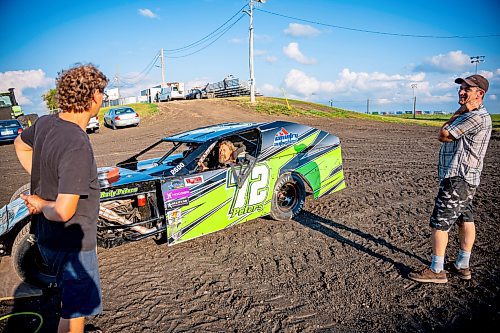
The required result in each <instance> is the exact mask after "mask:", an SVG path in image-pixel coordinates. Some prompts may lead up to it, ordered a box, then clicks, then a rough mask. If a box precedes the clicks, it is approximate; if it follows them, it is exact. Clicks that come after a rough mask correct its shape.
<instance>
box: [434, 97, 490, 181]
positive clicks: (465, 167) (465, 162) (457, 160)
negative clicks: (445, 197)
mask: <svg viewBox="0 0 500 333" xmlns="http://www.w3.org/2000/svg"><path fill="white" fill-rule="evenodd" d="M445 129H446V130H448V132H449V133H450V134H451V135H452V136H453V137H454V138H455V140H454V141H452V142H443V143H442V144H441V149H440V151H439V165H438V173H439V180H443V179H445V178H450V177H456V176H458V177H460V178H463V179H464V180H465V181H466V182H467V183H469V184H471V185H474V186H477V185H479V181H480V176H481V171H482V170H483V159H484V155H485V154H486V149H487V148H488V142H489V141H490V135H491V117H490V115H489V113H488V111H486V109H485V108H484V106H483V105H481V106H480V107H479V109H478V110H474V111H470V112H466V113H464V114H462V115H461V116H459V117H458V118H457V119H455V120H454V121H453V122H452V123H451V124H449V125H448V126H447V127H446V128H445Z"/></svg>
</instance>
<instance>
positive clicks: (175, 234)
mask: <svg viewBox="0 0 500 333" xmlns="http://www.w3.org/2000/svg"><path fill="white" fill-rule="evenodd" d="M167 224H168V227H169V229H170V234H171V237H172V238H173V239H174V240H177V239H179V238H180V237H181V230H179V227H180V226H181V224H182V212H181V210H180V209H175V210H171V211H169V212H167Z"/></svg>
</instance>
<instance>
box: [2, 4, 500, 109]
mask: <svg viewBox="0 0 500 333" xmlns="http://www.w3.org/2000/svg"><path fill="white" fill-rule="evenodd" d="M245 3H246V1H244V0H197V1H166V0H164V1H124V0H105V1H93V0H89V1H80V2H73V1H72V2H69V1H50V2H40V1H31V0H25V1H2V2H1V4H0V10H1V12H2V14H3V15H2V20H1V23H0V24H1V29H0V36H1V40H2V42H3V43H2V46H3V47H2V52H1V53H0V89H1V90H3V89H6V88H8V87H15V88H16V91H17V94H18V99H19V101H20V103H21V104H22V105H23V106H24V108H25V110H27V111H28V112H33V111H34V112H38V113H43V112H44V110H45V106H44V104H43V101H42V99H41V97H40V95H41V94H42V93H43V92H45V91H47V90H48V89H50V88H52V87H54V85H55V83H54V78H55V77H57V73H58V71H60V70H61V69H66V68H68V67H70V66H71V65H73V64H74V63H78V62H84V63H86V62H92V63H94V64H96V65H98V66H99V68H100V69H101V70H102V71H103V72H104V73H105V74H106V75H107V76H108V77H109V78H110V80H111V82H112V86H116V85H117V82H116V79H115V78H116V73H117V71H118V74H119V75H118V77H119V78H120V81H121V84H122V95H125V96H136V95H138V94H139V91H140V90H141V89H143V88H145V87H149V86H152V85H156V84H159V83H160V82H161V72H160V68H158V67H156V66H154V65H153V66H149V67H148V65H150V64H152V61H154V58H155V56H156V55H157V54H158V52H159V50H160V49H161V48H164V49H167V50H172V49H178V48H181V47H184V46H186V45H189V44H191V43H193V42H195V41H198V40H199V39H201V38H203V37H204V36H206V35H208V34H209V33H211V32H212V31H214V30H215V29H217V28H218V27H219V26H221V25H222V24H223V23H224V22H225V21H226V20H228V19H229V18H230V17H232V16H233V15H235V14H236V16H235V17H234V19H232V20H231V21H230V22H229V24H232V23H234V22H236V20H237V19H239V18H240V15H243V17H242V18H241V19H240V20H239V21H238V22H236V23H235V24H234V25H233V26H232V28H230V29H229V30H227V32H226V33H225V34H223V35H221V36H220V38H219V39H218V40H217V41H215V42H214V43H213V44H212V45H210V46H208V47H206V48H205V49H203V50H200V49H201V48H202V47H205V46H206V45H207V44H208V43H209V42H211V41H213V39H210V40H208V41H205V42H204V43H203V42H202V43H201V44H199V45H196V46H195V47H192V48H188V49H185V50H181V52H166V53H165V55H166V58H165V63H166V81H181V82H185V83H186V85H187V86H188V87H189V86H193V85H200V84H204V83H208V82H216V81H220V80H221V79H223V78H224V77H225V76H226V75H229V74H232V75H234V76H235V77H239V78H240V79H241V80H242V81H246V80H248V79H249V70H248V21H249V20H248V16H247V15H246V14H238V11H239V10H240V9H241V8H242V7H244V6H245ZM499 7H500V5H499V2H498V1H481V0H479V1H474V2H472V1H434V2H432V3H431V2H429V1H411V2H406V1H369V0H366V1H355V0H353V1H337V0H330V1H321V0H308V1H293V0H288V1H283V0H268V1H267V3H265V4H262V5H259V6H258V7H257V8H258V9H260V10H256V11H255V12H254V32H255V43H254V49H255V78H256V84H257V89H258V91H259V92H261V93H263V94H265V95H268V96H282V95H283V93H282V90H283V89H284V90H285V91H286V94H287V96H288V97H289V98H296V99H302V100H309V101H315V102H320V103H325V104H328V103H329V101H330V100H333V105H335V106H338V107H342V108H346V109H352V110H357V111H361V112H363V111H365V110H366V104H367V103H366V101H367V99H370V110H371V111H390V110H394V111H395V110H411V109H412V98H413V93H415V95H416V96H417V109H422V110H444V111H454V110H455V109H456V107H457V103H456V100H457V91H456V87H457V85H456V84H454V83H453V81H454V79H455V78H456V77H458V76H466V75H470V74H474V72H475V66H474V65H473V64H471V63H470V58H469V57H470V56H477V55H482V56H485V62H484V63H480V64H479V66H478V73H480V74H483V75H484V76H485V77H487V78H488V79H489V80H490V90H489V92H488V94H487V98H486V102H485V104H486V106H487V108H488V110H489V111H490V112H492V113H500V101H499V99H498V98H499V97H500V96H499V95H500V37H499V36H496V37H489V38H416V37H404V36H392V35H384V34H378V33H366V32H359V31H353V30H346V29H341V28H338V27H339V26H340V27H346V28H352V29H360V30H370V31H376V32H386V33H392V34H408V35H426V36H438V37H439V36H462V37H464V36H477V35H500V23H499V21H498V18H497V16H498V13H499ZM264 11H268V12H272V13H276V14H280V15H285V16H289V17H293V18H285V17H282V16H277V15H273V14H270V13H268V12H264ZM299 19H302V20H306V21H314V22H318V23H323V24H326V25H320V24H314V23H311V22H305V21H301V20H299ZM229 24H228V25H226V26H224V27H228V26H229ZM334 26H337V27H334ZM219 32H220V30H219ZM197 51H199V52H197ZM192 52H196V53H195V54H192V55H188V54H189V53H192ZM175 56H180V57H179V58H173V57H175ZM159 63H160V62H159V60H157V63H156V64H158V65H159ZM412 84H416V88H415V89H412V88H411V86H412Z"/></svg>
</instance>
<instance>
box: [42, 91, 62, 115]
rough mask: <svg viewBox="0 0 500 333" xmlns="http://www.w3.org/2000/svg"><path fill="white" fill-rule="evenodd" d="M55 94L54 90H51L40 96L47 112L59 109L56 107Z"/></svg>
mask: <svg viewBox="0 0 500 333" xmlns="http://www.w3.org/2000/svg"><path fill="white" fill-rule="evenodd" d="M56 92H57V90H56V88H53V89H50V90H49V91H47V92H46V93H45V94H43V95H42V98H43V100H44V101H45V104H46V105H47V108H48V109H49V110H55V109H57V108H58V107H59V106H58V105H57V99H56Z"/></svg>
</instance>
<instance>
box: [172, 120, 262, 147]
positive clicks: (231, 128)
mask: <svg viewBox="0 0 500 333" xmlns="http://www.w3.org/2000/svg"><path fill="white" fill-rule="evenodd" d="M262 124H263V123H224V124H218V125H212V126H207V127H201V128H197V129H194V130H191V131H187V132H183V133H179V134H176V135H173V136H169V137H166V138H163V141H174V142H179V141H180V142H198V143H203V142H206V141H209V140H212V139H217V138H219V137H223V136H227V135H231V134H234V133H239V132H242V131H245V130H250V129H254V128H256V127H258V126H260V125H262Z"/></svg>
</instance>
